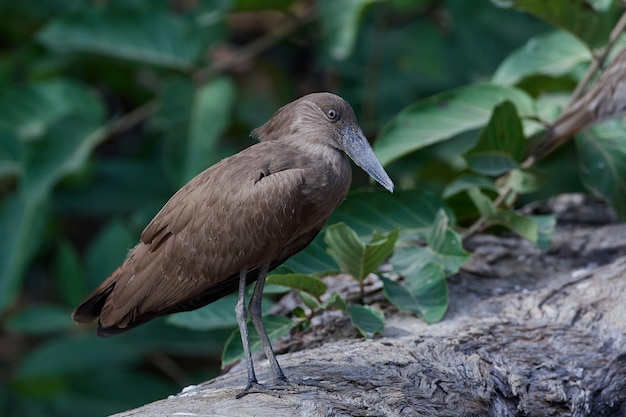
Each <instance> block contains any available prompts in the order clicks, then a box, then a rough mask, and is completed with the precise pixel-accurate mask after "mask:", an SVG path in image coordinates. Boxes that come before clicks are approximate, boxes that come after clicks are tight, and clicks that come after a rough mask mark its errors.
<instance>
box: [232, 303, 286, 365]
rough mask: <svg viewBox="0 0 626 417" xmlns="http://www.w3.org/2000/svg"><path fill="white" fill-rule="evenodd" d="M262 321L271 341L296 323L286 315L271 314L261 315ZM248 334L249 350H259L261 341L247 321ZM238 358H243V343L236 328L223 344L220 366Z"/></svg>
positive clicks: (282, 334)
mask: <svg viewBox="0 0 626 417" xmlns="http://www.w3.org/2000/svg"><path fill="white" fill-rule="evenodd" d="M263 323H264V324H265V329H266V330H267V334H268V336H269V338H270V340H271V341H275V340H278V339H280V338H281V337H283V336H285V335H287V334H288V333H289V331H290V330H291V329H293V328H294V327H295V325H296V323H295V322H294V321H293V320H291V319H289V318H287V317H283V316H277V315H273V314H268V315H266V316H263ZM248 335H249V337H250V350H251V352H256V351H257V350H260V349H261V348H262V347H263V344H262V343H261V339H260V338H259V335H258V334H257V333H256V331H255V330H254V326H253V325H252V323H248ZM239 359H243V344H242V342H241V334H240V333H239V329H237V330H235V331H234V332H233V333H232V334H231V335H230V337H229V338H228V340H227V341H226V346H224V352H223V353H222V368H223V367H225V366H226V365H229V364H231V363H233V362H235V361H237V360H239Z"/></svg>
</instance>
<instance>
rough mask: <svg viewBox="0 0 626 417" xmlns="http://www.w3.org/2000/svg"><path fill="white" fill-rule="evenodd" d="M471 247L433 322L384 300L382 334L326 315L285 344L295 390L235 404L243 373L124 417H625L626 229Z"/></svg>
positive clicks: (576, 229) (585, 229) (483, 240)
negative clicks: (363, 332)
mask: <svg viewBox="0 0 626 417" xmlns="http://www.w3.org/2000/svg"><path fill="white" fill-rule="evenodd" d="M567 211H568V210H565V212H564V214H562V215H561V218H567V213H566V212H567ZM467 246H468V248H469V249H470V250H471V251H472V252H473V253H474V256H473V258H472V261H471V262H470V263H469V264H468V265H467V266H466V267H465V268H464V269H463V271H462V272H460V273H459V274H457V275H455V276H454V277H452V278H451V279H450V281H449V284H450V308H449V311H448V313H447V314H446V317H445V318H444V320H443V321H442V322H440V323H438V324H434V325H430V326H428V325H425V324H424V323H423V322H422V321H421V320H419V319H417V318H415V317H412V316H410V315H408V314H405V313H402V312H399V311H397V310H396V309H395V308H393V307H392V306H390V305H389V304H388V303H387V302H385V301H384V300H383V298H382V297H381V296H380V291H379V292H376V293H374V295H372V296H371V297H372V300H369V301H371V302H373V303H374V305H375V306H376V307H377V308H380V309H381V310H383V311H384V312H385V315H386V318H387V325H386V329H385V332H384V334H383V335H382V336H381V337H378V338H375V339H369V340H365V339H362V338H355V337H354V335H355V334H356V333H355V332H354V331H353V330H352V329H351V327H350V324H349V322H348V321H347V320H346V319H345V318H344V317H343V316H341V315H339V314H337V313H333V312H329V313H327V314H325V315H322V316H321V317H320V318H319V319H318V320H317V322H316V323H315V324H314V325H313V326H312V328H311V329H309V330H308V331H307V332H305V333H303V334H298V335H295V336H293V337H292V338H290V339H289V340H285V341H282V342H281V344H280V345H279V346H278V349H279V351H282V352H288V353H284V354H281V355H279V361H280V362H281V365H282V366H283V369H284V371H285V373H286V375H287V376H288V377H289V378H290V379H291V380H292V384H291V385H290V386H289V387H288V388H286V389H283V390H280V391H277V395H275V396H273V395H267V394H251V395H247V396H245V397H243V398H241V399H238V400H237V399H235V395H236V394H237V393H238V392H239V391H240V390H241V389H242V388H243V386H244V385H245V380H246V373H245V369H244V368H242V367H241V366H239V367H236V368H234V369H232V370H231V371H230V372H228V373H227V374H225V375H222V376H220V377H218V378H216V379H214V380H212V381H209V382H206V383H203V384H201V385H199V386H196V387H190V388H189V389H186V390H185V391H184V392H183V393H181V394H178V395H177V396H175V397H171V398H168V399H165V400H162V401H157V402H155V403H152V404H148V405H146V406H144V407H141V408H138V409H135V410H131V411H128V412H125V413H120V414H117V415H116V416H117V417H129V416H135V417H148V416H165V415H168V416H170V415H177V416H271V417H280V416H538V417H539V416H576V417H578V416H594V417H595V416H622V417H623V416H626V402H625V400H626V344H625V342H626V279H624V276H625V273H626V225H624V224H618V223H613V224H605V225H597V224H594V225H590V224H579V223H577V224H572V223H565V224H560V225H559V226H558V227H557V232H556V235H555V238H554V240H553V244H552V247H551V249H550V250H549V251H548V252H547V253H545V252H544V253H542V252H540V251H538V250H537V249H535V248H534V247H533V246H532V245H530V244H529V243H527V242H526V241H524V240H521V239H519V238H512V237H508V238H507V237H504V238H503V237H494V236H478V237H475V238H473V239H471V240H470V241H469V242H467ZM335 281H336V283H340V284H337V285H343V286H344V287H346V286H347V285H351V286H353V287H356V285H354V284H352V283H350V282H349V281H347V279H346V277H341V278H335ZM372 281H375V280H374V279H372ZM372 285H374V286H376V282H374V283H373V284H372ZM287 304H288V303H287ZM298 349H300V350H298ZM294 350H297V351H294ZM256 363H257V368H258V369H257V370H258V375H259V377H260V379H261V380H262V379H263V378H266V377H270V370H269V366H268V364H267V362H266V361H260V360H257V361H256Z"/></svg>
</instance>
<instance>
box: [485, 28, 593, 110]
mask: <svg viewBox="0 0 626 417" xmlns="http://www.w3.org/2000/svg"><path fill="white" fill-rule="evenodd" d="M590 60H591V52H590V51H589V49H588V48H587V47H586V46H585V44H584V43H582V42H581V41H580V40H578V39H577V38H576V37H575V36H573V35H571V34H569V33H567V32H563V31H554V32H550V33H546V34H541V35H538V36H535V37H533V38H531V39H530V40H528V42H526V44H525V45H524V46H523V47H521V48H520V49H517V50H515V51H513V53H511V54H510V55H509V56H508V57H507V58H506V59H505V60H504V61H502V63H501V64H500V66H499V67H498V69H496V72H495V73H494V75H493V78H492V82H494V83H497V84H502V85H513V84H516V83H518V82H519V81H521V80H522V79H524V78H526V77H529V76H531V75H538V74H540V75H547V76H551V77H560V76H563V75H567V74H569V73H571V72H572V71H573V70H574V69H575V68H576V67H577V66H578V65H579V64H581V63H584V62H589V61H590ZM539 114H541V113H539Z"/></svg>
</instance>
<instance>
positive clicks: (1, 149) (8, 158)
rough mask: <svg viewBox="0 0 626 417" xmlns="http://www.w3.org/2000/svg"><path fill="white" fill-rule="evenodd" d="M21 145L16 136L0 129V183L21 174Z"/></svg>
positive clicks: (4, 129) (5, 129) (7, 130)
mask: <svg viewBox="0 0 626 417" xmlns="http://www.w3.org/2000/svg"><path fill="white" fill-rule="evenodd" d="M21 159H22V143H20V141H19V139H18V138H17V135H16V134H15V133H14V132H11V131H10V130H9V129H7V128H1V127H0V181H3V180H4V179H5V178H11V177H13V178H14V177H17V176H18V175H19V174H20V173H21V172H22V163H21Z"/></svg>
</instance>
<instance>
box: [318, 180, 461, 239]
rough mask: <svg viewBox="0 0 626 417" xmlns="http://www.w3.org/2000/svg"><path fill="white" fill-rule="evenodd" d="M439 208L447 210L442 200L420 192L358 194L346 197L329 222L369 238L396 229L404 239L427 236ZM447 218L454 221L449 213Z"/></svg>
mask: <svg viewBox="0 0 626 417" xmlns="http://www.w3.org/2000/svg"><path fill="white" fill-rule="evenodd" d="M441 207H446V204H445V203H444V201H443V200H442V199H441V198H439V197H437V196H435V195H434V194H432V193H429V192H426V191H421V190H401V191H396V192H394V193H393V194H391V193H388V192H387V191H382V190H381V191H374V192H371V191H357V192H353V193H351V194H349V195H348V198H347V199H346V201H345V202H344V203H343V204H342V205H341V206H339V209H337V210H336V211H335V213H333V215H332V216H331V217H330V220H329V221H328V223H329V224H334V223H338V222H344V223H345V224H347V225H348V226H349V227H350V228H352V229H354V230H355V231H356V233H357V234H358V235H359V236H360V237H361V238H366V237H367V238H369V237H370V236H371V235H372V232H373V231H374V230H377V231H379V232H382V233H385V232H386V233H389V232H391V231H393V230H396V229H398V230H400V231H401V233H402V235H403V236H404V237H405V238H414V236H415V235H420V234H425V233H428V231H429V230H430V225H431V224H432V222H433V220H434V219H435V216H436V215H437V211H438V210H439V209H440V208H441ZM448 215H449V217H450V218H451V219H452V218H453V213H452V211H451V210H448ZM401 239H402V238H401Z"/></svg>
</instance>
